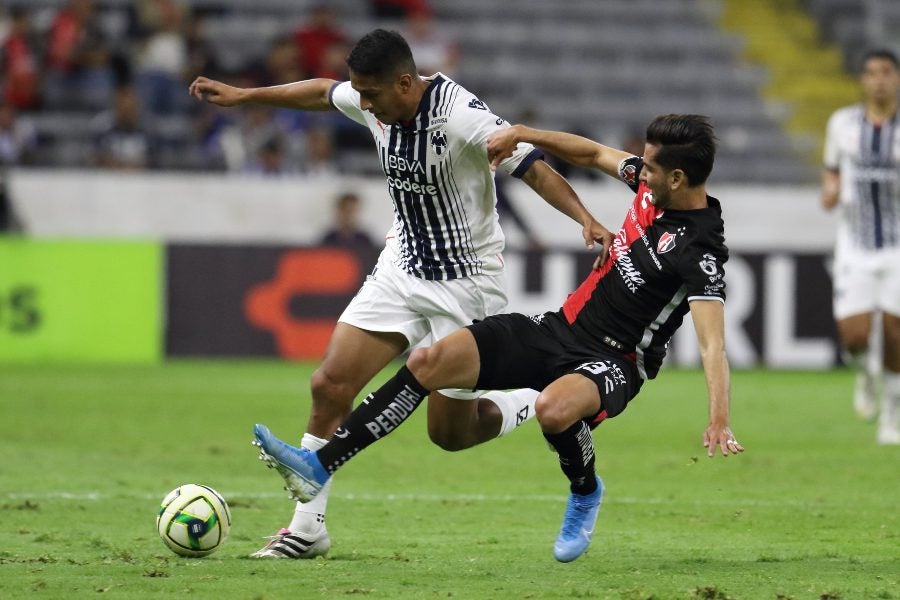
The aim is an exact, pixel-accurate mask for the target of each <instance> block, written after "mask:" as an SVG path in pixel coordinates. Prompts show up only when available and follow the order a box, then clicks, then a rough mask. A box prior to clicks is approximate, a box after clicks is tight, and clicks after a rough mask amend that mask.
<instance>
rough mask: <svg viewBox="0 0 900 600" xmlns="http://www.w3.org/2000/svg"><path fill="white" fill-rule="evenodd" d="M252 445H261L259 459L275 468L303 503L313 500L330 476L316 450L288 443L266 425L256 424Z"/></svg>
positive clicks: (292, 495) (291, 491) (293, 496)
mask: <svg viewBox="0 0 900 600" xmlns="http://www.w3.org/2000/svg"><path fill="white" fill-rule="evenodd" d="M253 435H254V436H255V437H256V439H255V440H253V445H254V446H257V447H258V448H259V460H261V461H264V462H265V463H266V465H268V467H269V468H270V469H275V470H276V471H278V474H279V475H281V477H282V478H283V479H284V481H285V483H286V484H287V485H286V486H285V488H284V489H286V490H287V491H289V492H290V493H291V498H293V499H294V500H299V501H300V502H309V501H310V500H312V499H313V498H314V497H315V496H316V494H318V493H319V490H321V489H322V486H323V485H325V482H326V481H328V478H329V477H330V475H328V472H327V471H326V470H325V468H324V467H323V466H322V463H320V462H319V459H318V458H317V457H316V453H315V452H311V451H309V450H307V449H306V448H295V447H294V446H291V445H290V444H285V443H284V442H282V441H281V440H279V439H278V438H277V437H275V435H274V434H273V433H272V432H271V431H269V428H268V427H266V426H265V425H259V424H257V425H254V427H253Z"/></svg>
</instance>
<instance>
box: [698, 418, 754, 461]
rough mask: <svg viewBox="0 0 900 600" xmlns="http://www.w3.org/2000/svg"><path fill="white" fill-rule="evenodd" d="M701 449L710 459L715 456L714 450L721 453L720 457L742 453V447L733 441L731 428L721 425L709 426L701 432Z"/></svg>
mask: <svg viewBox="0 0 900 600" xmlns="http://www.w3.org/2000/svg"><path fill="white" fill-rule="evenodd" d="M703 447H704V448H706V455H707V456H709V457H710V458H712V457H713V456H715V455H716V448H719V449H720V450H721V451H722V456H728V455H729V454H738V453H740V452H743V451H744V447H743V446H742V445H741V444H740V443H739V442H738V441H737V440H736V439H734V434H733V433H731V428H729V427H722V426H721V425H709V426H708V427H707V428H706V431H704V432H703Z"/></svg>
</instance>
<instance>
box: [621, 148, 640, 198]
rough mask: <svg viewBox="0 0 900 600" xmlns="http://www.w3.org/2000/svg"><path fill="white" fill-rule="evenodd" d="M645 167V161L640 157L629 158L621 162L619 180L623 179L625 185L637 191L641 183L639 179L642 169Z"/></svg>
mask: <svg viewBox="0 0 900 600" xmlns="http://www.w3.org/2000/svg"><path fill="white" fill-rule="evenodd" d="M643 167H644V160H643V159H642V158H641V157H639V156H629V157H628V158H623V159H622V160H621V161H620V162H619V167H618V172H619V179H621V180H622V181H623V182H624V183H625V185H627V186H628V187H630V188H631V189H632V191H635V192H636V191H637V189H638V185H640V183H639V179H638V178H639V177H640V174H641V169H642V168H643Z"/></svg>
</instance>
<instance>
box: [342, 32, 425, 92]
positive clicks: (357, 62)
mask: <svg viewBox="0 0 900 600" xmlns="http://www.w3.org/2000/svg"><path fill="white" fill-rule="evenodd" d="M347 66H348V67H350V69H351V70H353V71H354V72H356V73H359V74H360V75H365V76H367V77H375V78H376V79H379V80H387V79H391V78H393V77H394V76H395V75H397V74H398V73H399V72H400V71H403V72H407V73H410V74H415V73H416V62H415V60H413V55H412V50H410V49H409V44H407V43H406V40H405V39H403V36H402V35H400V34H399V33H397V32H396V31H388V30H386V29H375V30H374V31H370V32H369V33H367V34H366V35H364V36H363V37H362V38H361V39H360V40H359V41H358V42H356V45H355V46H353V49H352V50H350V54H349V55H348V56H347Z"/></svg>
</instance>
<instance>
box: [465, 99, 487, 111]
mask: <svg viewBox="0 0 900 600" xmlns="http://www.w3.org/2000/svg"><path fill="white" fill-rule="evenodd" d="M469 108H477V109H478V110H487V105H485V103H484V102H482V101H481V100H479V99H478V98H472V99H471V100H469Z"/></svg>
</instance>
